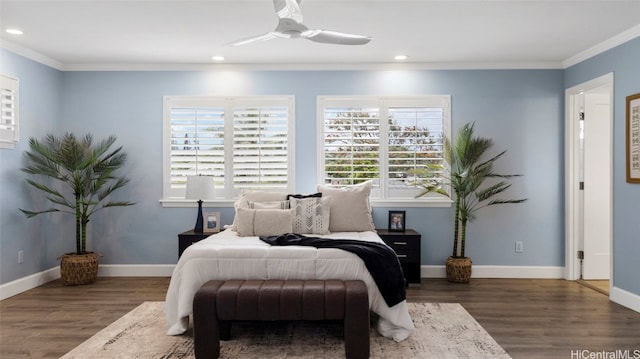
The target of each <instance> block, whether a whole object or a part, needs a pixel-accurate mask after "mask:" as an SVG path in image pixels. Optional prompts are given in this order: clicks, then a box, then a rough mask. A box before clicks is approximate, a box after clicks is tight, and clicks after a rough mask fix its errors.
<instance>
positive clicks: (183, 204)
mask: <svg viewBox="0 0 640 359" xmlns="http://www.w3.org/2000/svg"><path fill="white" fill-rule="evenodd" d="M235 202H236V200H234V199H227V200H223V199H220V200H211V201H203V203H202V207H207V208H212V207H217V208H224V207H233V204H234V203H235ZM160 203H161V204H162V207H164V208H189V207H198V201H196V200H192V199H161V200H160ZM452 203H453V201H451V200H450V199H449V198H444V199H443V198H437V199H436V198H434V199H386V200H378V199H372V200H371V207H373V208H377V207H380V208H385V207H401V208H415V207H451V205H452Z"/></svg>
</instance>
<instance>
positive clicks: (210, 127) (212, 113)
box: [170, 107, 224, 191]
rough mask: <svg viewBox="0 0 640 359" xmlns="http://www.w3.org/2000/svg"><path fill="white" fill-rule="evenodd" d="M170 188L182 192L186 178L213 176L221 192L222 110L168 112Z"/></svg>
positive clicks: (175, 109) (203, 109) (222, 179)
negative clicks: (169, 124)
mask: <svg viewBox="0 0 640 359" xmlns="http://www.w3.org/2000/svg"><path fill="white" fill-rule="evenodd" d="M170 121H171V134H170V136H171V137H170V138H171V150H170V151H171V154H170V168H171V187H172V188H174V189H181V190H184V189H185V188H186V182H187V176H193V175H206V176H213V177H214V183H215V187H216V188H217V189H219V190H221V191H223V190H224V108H221V107H197V108H188V107H187V108H185V107H174V108H172V109H171V120H170Z"/></svg>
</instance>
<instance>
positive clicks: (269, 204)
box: [249, 201, 289, 209]
mask: <svg viewBox="0 0 640 359" xmlns="http://www.w3.org/2000/svg"><path fill="white" fill-rule="evenodd" d="M249 208H251V209H289V201H265V202H249Z"/></svg>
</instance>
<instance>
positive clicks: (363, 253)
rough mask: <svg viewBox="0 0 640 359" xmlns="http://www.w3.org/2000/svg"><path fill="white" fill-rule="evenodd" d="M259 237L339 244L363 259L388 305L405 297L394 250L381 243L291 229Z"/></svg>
mask: <svg viewBox="0 0 640 359" xmlns="http://www.w3.org/2000/svg"><path fill="white" fill-rule="evenodd" d="M260 240H262V241H263V242H266V243H269V244H270V245H272V246H309V247H316V248H339V249H342V250H345V251H347V252H351V253H354V254H356V255H357V256H358V257H360V258H361V259H362V260H363V261H364V264H365V266H366V267H367V269H368V270H369V273H371V276H372V277H373V280H374V281H375V282H376V285H377V286H378V289H379V290H380V294H382V297H383V298H384V300H385V302H387V305H388V306H389V307H393V306H394V305H396V304H398V303H400V302H402V301H403V300H405V298H406V289H405V280H404V275H403V273H402V267H400V262H399V261H398V257H397V256H396V253H395V252H394V251H393V249H391V248H389V247H387V246H386V245H385V244H382V243H376V242H367V241H358V240H354V239H330V238H320V237H306V236H303V235H301V234H295V233H285V234H281V235H279V236H270V237H266V236H262V237H260Z"/></svg>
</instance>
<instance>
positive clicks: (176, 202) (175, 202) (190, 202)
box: [160, 198, 236, 208]
mask: <svg viewBox="0 0 640 359" xmlns="http://www.w3.org/2000/svg"><path fill="white" fill-rule="evenodd" d="M235 202H236V201H235V200H230V199H229V200H211V201H203V202H202V207H207V208H211V207H233V204H234V203H235ZM160 204H162V207H164V208H188V207H198V201H196V200H194V199H177V198H176V199H161V200H160Z"/></svg>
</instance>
